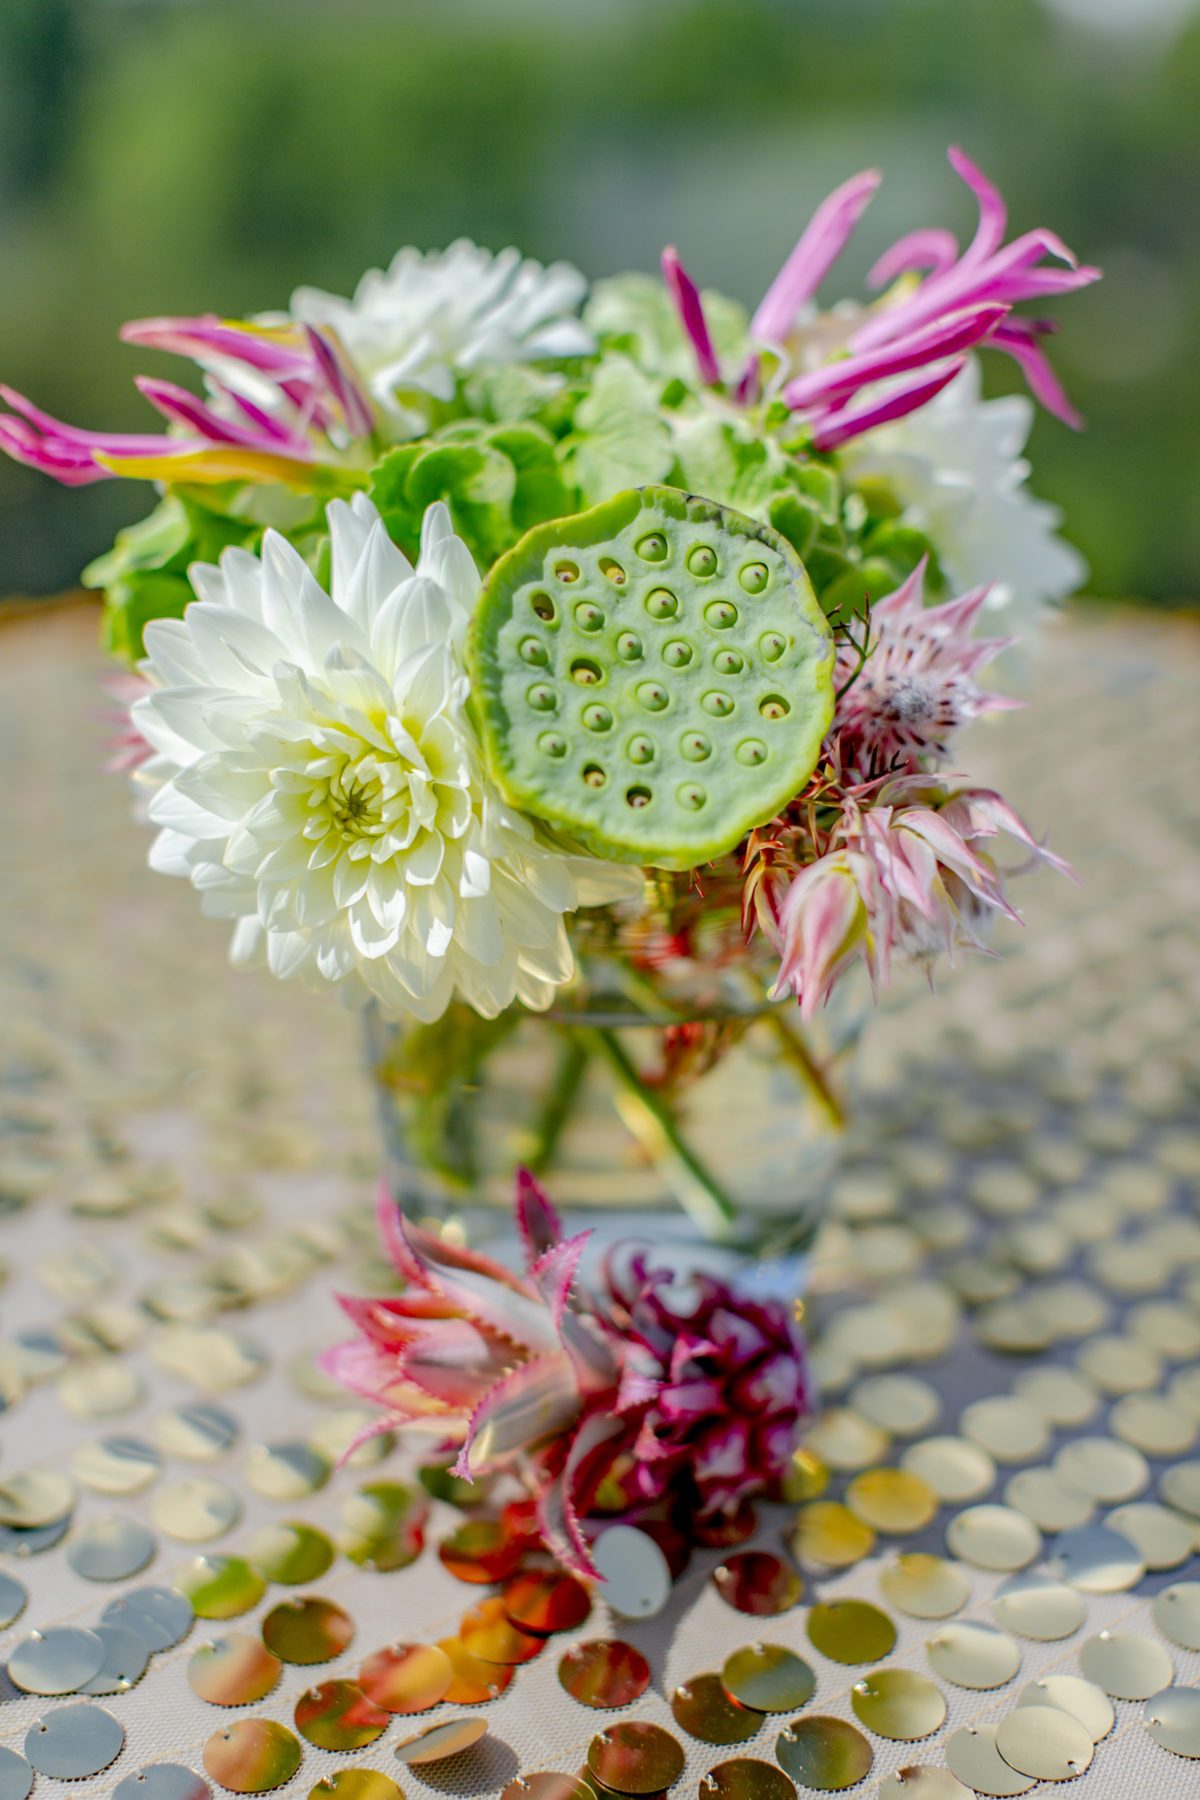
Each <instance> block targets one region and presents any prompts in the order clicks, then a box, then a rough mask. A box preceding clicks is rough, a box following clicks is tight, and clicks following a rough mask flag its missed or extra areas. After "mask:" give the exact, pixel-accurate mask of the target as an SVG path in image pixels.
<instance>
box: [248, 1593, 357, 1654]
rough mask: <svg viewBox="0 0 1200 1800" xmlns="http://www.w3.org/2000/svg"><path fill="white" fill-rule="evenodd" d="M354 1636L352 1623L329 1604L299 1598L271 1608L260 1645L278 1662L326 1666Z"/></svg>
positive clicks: (313, 1599)
mask: <svg viewBox="0 0 1200 1800" xmlns="http://www.w3.org/2000/svg"><path fill="white" fill-rule="evenodd" d="M353 1636H354V1620H353V1619H352V1618H351V1617H350V1614H349V1613H348V1612H343V1611H342V1608H341V1607H340V1606H335V1605H334V1603H333V1601H332V1600H321V1599H318V1598H317V1597H316V1596H315V1595H306V1596H305V1597H304V1598H303V1599H301V1598H300V1596H299V1595H295V1596H293V1598H292V1599H290V1600H282V1601H281V1602H280V1603H279V1605H278V1606H275V1607H272V1609H271V1611H270V1612H269V1613H268V1614H267V1616H266V1618H265V1619H264V1620H263V1622H262V1638H263V1643H264V1644H265V1645H266V1646H267V1649H268V1650H271V1651H273V1652H274V1654H275V1655H276V1656H278V1657H279V1658H280V1660H281V1661H282V1662H286V1663H299V1664H301V1665H302V1666H304V1665H307V1664H309V1663H323V1662H329V1661H330V1660H331V1659H332V1658H333V1657H335V1656H337V1655H339V1654H340V1652H341V1651H343V1650H344V1649H345V1648H346V1646H347V1644H348V1643H349V1642H350V1640H351V1638H352V1637H353Z"/></svg>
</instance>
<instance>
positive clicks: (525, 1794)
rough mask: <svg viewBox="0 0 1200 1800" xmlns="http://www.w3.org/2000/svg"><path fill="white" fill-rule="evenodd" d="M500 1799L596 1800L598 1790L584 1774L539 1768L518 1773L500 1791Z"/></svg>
mask: <svg viewBox="0 0 1200 1800" xmlns="http://www.w3.org/2000/svg"><path fill="white" fill-rule="evenodd" d="M500 1800H596V1790H595V1788H594V1787H593V1786H592V1784H591V1782H590V1781H588V1780H586V1779H585V1778H584V1776H582V1775H563V1774H560V1773H559V1771H558V1770H557V1769H539V1770H538V1771H537V1772H536V1773H535V1774H532V1775H518V1776H517V1777H516V1779H515V1780H514V1781H510V1782H509V1784H508V1786H507V1787H506V1788H503V1789H502V1790H501V1793H500Z"/></svg>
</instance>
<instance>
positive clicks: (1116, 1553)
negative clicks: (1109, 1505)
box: [1050, 1525, 1145, 1594]
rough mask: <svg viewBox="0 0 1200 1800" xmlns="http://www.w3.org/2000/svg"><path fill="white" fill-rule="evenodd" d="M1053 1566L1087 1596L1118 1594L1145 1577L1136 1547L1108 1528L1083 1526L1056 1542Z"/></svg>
mask: <svg viewBox="0 0 1200 1800" xmlns="http://www.w3.org/2000/svg"><path fill="white" fill-rule="evenodd" d="M1050 1566H1051V1568H1052V1569H1053V1570H1054V1571H1055V1573H1056V1574H1058V1575H1061V1577H1062V1579H1063V1580H1064V1581H1066V1582H1069V1583H1070V1585H1071V1586H1072V1587H1077V1588H1079V1589H1080V1590H1081V1591H1082V1592H1083V1593H1085V1594H1117V1593H1121V1592H1122V1591H1123V1590H1124V1589H1126V1588H1131V1587H1133V1586H1134V1585H1135V1584H1136V1583H1137V1582H1139V1581H1140V1580H1141V1578H1142V1576H1143V1575H1144V1574H1145V1564H1144V1563H1143V1562H1142V1558H1141V1553H1140V1552H1139V1550H1138V1549H1137V1546H1136V1545H1135V1544H1132V1543H1130V1541H1129V1539H1128V1538H1126V1537H1122V1536H1121V1534H1120V1532H1119V1531H1113V1530H1112V1529H1111V1527H1109V1526H1108V1525H1080V1526H1079V1527H1078V1528H1077V1530H1075V1531H1064V1532H1063V1534H1062V1536H1061V1537H1059V1538H1058V1539H1056V1541H1055V1544H1054V1552H1053V1555H1052V1556H1051V1558H1050Z"/></svg>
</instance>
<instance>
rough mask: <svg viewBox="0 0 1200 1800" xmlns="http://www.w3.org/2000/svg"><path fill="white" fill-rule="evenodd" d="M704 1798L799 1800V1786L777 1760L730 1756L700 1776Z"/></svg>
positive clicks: (708, 1799)
mask: <svg viewBox="0 0 1200 1800" xmlns="http://www.w3.org/2000/svg"><path fill="white" fill-rule="evenodd" d="M700 1795H701V1800H796V1788H795V1784H794V1782H792V1781H790V1780H789V1779H788V1777H787V1776H786V1775H785V1774H784V1773H783V1770H782V1769H777V1768H776V1766H775V1764H774V1763H766V1762H759V1761H758V1760H757V1758H756V1757H752V1756H735V1757H731V1758H730V1760H729V1761H728V1762H723V1763H718V1764H717V1766H716V1768H715V1769H710V1770H709V1771H708V1774H707V1775H702V1776H701V1778H700Z"/></svg>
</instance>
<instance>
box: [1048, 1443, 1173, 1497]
mask: <svg viewBox="0 0 1200 1800" xmlns="http://www.w3.org/2000/svg"><path fill="white" fill-rule="evenodd" d="M1054 1469H1055V1473H1056V1474H1058V1475H1061V1477H1062V1479H1063V1480H1064V1481H1065V1482H1067V1483H1068V1484H1069V1485H1070V1486H1071V1487H1076V1488H1078V1489H1079V1490H1080V1492H1081V1493H1084V1494H1088V1495H1090V1496H1091V1498H1092V1499H1093V1500H1099V1501H1100V1502H1101V1503H1102V1504H1103V1505H1105V1506H1117V1505H1119V1503H1120V1502H1121V1501H1122V1500H1134V1499H1136V1498H1137V1496H1138V1495H1139V1494H1140V1493H1143V1492H1144V1491H1145V1488H1146V1486H1147V1484H1148V1483H1149V1480H1150V1471H1149V1469H1148V1468H1147V1467H1146V1459H1145V1457H1144V1456H1143V1455H1142V1453H1141V1451H1140V1450H1135V1449H1134V1447H1133V1445H1132V1444H1122V1443H1118V1441H1117V1439H1116V1438H1105V1437H1090V1438H1072V1439H1071V1441H1070V1443H1067V1444H1064V1445H1063V1447H1062V1449H1061V1450H1059V1451H1058V1453H1057V1454H1056V1456H1055V1458H1054Z"/></svg>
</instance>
